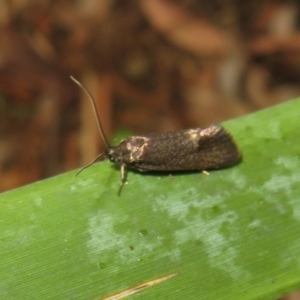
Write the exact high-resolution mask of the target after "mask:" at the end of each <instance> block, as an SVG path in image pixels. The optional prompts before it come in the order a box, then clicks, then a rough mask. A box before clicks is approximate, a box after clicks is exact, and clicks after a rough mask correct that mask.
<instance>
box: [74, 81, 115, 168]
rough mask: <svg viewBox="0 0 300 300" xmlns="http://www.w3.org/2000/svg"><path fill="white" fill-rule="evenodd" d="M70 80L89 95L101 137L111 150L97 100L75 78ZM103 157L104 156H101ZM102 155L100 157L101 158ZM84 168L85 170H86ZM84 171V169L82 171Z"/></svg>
mask: <svg viewBox="0 0 300 300" xmlns="http://www.w3.org/2000/svg"><path fill="white" fill-rule="evenodd" d="M70 78H71V79H72V80H73V81H74V82H75V83H76V84H77V85H78V86H79V87H80V88H82V90H83V91H84V92H85V93H86V94H87V96H88V98H89V100H90V101H91V103H92V108H93V111H94V115H95V117H96V121H97V124H98V129H99V132H100V135H101V137H102V139H103V141H104V144H105V147H106V148H110V145H109V143H108V141H107V138H106V136H105V134H104V130H103V127H102V123H101V121H100V118H99V113H98V110H97V107H96V104H95V100H94V98H93V96H92V94H91V93H90V92H89V91H88V90H87V89H86V88H85V87H84V86H83V85H82V84H81V83H80V82H79V81H78V80H77V79H75V78H74V77H73V76H70ZM101 155H102V154H101ZM101 155H100V156H101ZM97 158H99V156H98V157H97ZM97 158H96V159H95V160H94V161H93V162H92V163H91V164H89V165H88V166H90V165H92V164H93V163H94V162H96V160H97ZM88 166H86V167H88ZM86 167H85V168H86ZM85 168H84V169H85ZM82 170H83V169H82ZM82 170H80V171H79V172H81V171H82Z"/></svg>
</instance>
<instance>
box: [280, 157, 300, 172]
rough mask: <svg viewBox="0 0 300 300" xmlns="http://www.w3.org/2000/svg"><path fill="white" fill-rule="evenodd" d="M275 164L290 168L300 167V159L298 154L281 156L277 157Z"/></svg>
mask: <svg viewBox="0 0 300 300" xmlns="http://www.w3.org/2000/svg"><path fill="white" fill-rule="evenodd" d="M275 164H276V165H278V166H283V167H284V168H286V169H289V170H295V169H300V160H299V157H296V156H281V157H278V158H277V159H275Z"/></svg>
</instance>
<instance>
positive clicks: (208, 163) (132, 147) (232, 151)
mask: <svg viewBox="0 0 300 300" xmlns="http://www.w3.org/2000/svg"><path fill="white" fill-rule="evenodd" d="M71 79H72V80H73V81H74V82H76V83H77V84H78V85H79V86H80V87H81V88H82V89H83V90H84V91H85V92H86V93H87V95H88V96H89V99H90V101H91V103H92V107H93V110H94V113H95V116H96V120H97V123H98V127H99V131H100V134H101V136H102V139H103V141H104V143H105V147H106V148H105V150H104V153H102V154H100V155H99V156H97V157H96V158H95V159H94V160H93V161H92V162H91V163H90V164H89V165H87V166H86V167H84V168H83V169H81V170H80V171H79V173H80V172H81V171H82V170H84V169H85V168H87V167H89V166H90V165H92V164H93V163H95V162H97V161H101V160H105V159H109V160H110V161H111V162H113V163H117V164H119V165H120V166H121V171H120V175H121V181H120V188H119V192H118V195H119V194H120V192H121V189H122V187H123V185H124V182H125V180H126V173H125V168H126V167H128V168H131V169H135V170H138V171H140V172H149V171H162V172H166V171H171V172H172V171H193V170H199V171H203V172H205V171H206V170H210V169H220V168H225V167H229V166H232V165H234V164H235V163H237V162H238V161H239V160H240V158H241V153H240V151H239V149H238V147H237V145H236V143H235V142H234V140H233V138H232V136H231V135H230V134H229V133H228V132H227V131H226V130H225V129H224V128H223V127H221V126H219V125H211V126H210V127H208V128H205V129H201V128H195V129H187V130H179V131H173V132H166V133H154V134H147V135H142V136H131V137H128V138H126V139H124V140H123V141H121V143H120V144H119V145H117V146H114V147H112V146H110V145H109V143H108V141H107V139H106V137H105V134H104V132H103V128H102V124H101V121H100V118H99V114H98V112H97V109H96V105H95V102H94V99H93V97H92V95H91V94H90V93H89V91H88V90H87V89H86V88H85V87H84V86H82V84H81V83H80V82H79V81H77V80H76V79H75V78H73V77H72V76H71Z"/></svg>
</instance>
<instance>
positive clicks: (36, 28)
mask: <svg viewBox="0 0 300 300" xmlns="http://www.w3.org/2000/svg"><path fill="white" fill-rule="evenodd" d="M299 21H300V16H299V3H298V1H266V0H262V1H257V0H252V1H239V0H212V1H208V0H206V1H205V0H202V1H199V0H198V1H196V0H181V1H179V0H169V1H165V0H151V1H148V0H123V1H112V0H101V1H99V0H77V1H76V0H73V1H72V0H59V1H58V0H44V1H40V0H35V1H34V0H30V1H29V0H22V1H21V0H7V1H4V0H3V1H1V9H0V191H5V190H9V189H11V188H14V187H17V186H21V185H24V184H27V183H30V182H34V181H36V180H39V179H42V178H46V177H49V176H52V175H55V174H59V173H62V172H64V171H67V170H72V169H75V168H78V167H79V166H82V165H84V164H86V163H88V162H90V161H91V160H92V159H93V158H94V157H95V156H96V155H97V154H99V153H100V152H101V151H102V150H103V143H102V141H101V139H100V137H99V134H98V131H97V128H96V122H95V118H94V116H93V113H92V109H91V106H90V103H89V101H88V100H87V98H86V96H84V95H83V94H82V91H80V90H79V88H78V86H76V85H75V84H74V83H73V82H72V81H71V80H70V79H69V75H71V74H72V75H74V76H75V77H76V78H77V79H79V80H80V81H81V82H82V83H83V84H84V85H85V86H86V87H87V88H88V89H89V91H90V92H91V93H92V94H93V96H94V97H95V99H96V101H97V106H98V109H99V112H100V115H101V120H102V122H103V125H104V128H105V132H106V134H107V135H108V136H111V135H112V134H113V133H114V132H116V131H117V130H118V129H120V128H126V129H129V130H131V131H132V132H133V133H136V134H139V133H149V132H162V131H167V130H177V129H182V128H188V127H201V126H208V125H210V124H211V123H215V122H221V121H224V120H227V119H230V118H234V117H238V116H241V115H243V114H247V113H250V112H253V111H256V110H258V109H262V108H264V107H268V106H271V105H274V104H276V103H279V102H283V101H286V100H289V99H291V98H293V97H296V96H298V95H300V85H299V83H300V34H299V30H298V28H299Z"/></svg>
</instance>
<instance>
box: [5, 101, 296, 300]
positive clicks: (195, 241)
mask: <svg viewBox="0 0 300 300" xmlns="http://www.w3.org/2000/svg"><path fill="white" fill-rule="evenodd" d="M299 116H300V101H299V100H294V101H290V102H287V103H285V104H282V105H279V106H275V107H273V108H270V109H267V110H263V111H260V112H258V113H255V114H252V115H248V116H246V117H243V118H240V119H236V120H233V121H230V122H227V123H225V125H224V126H225V127H226V128H227V129H228V130H229V131H230V132H231V133H232V134H233V136H234V137H235V139H236V141H237V143H238V145H239V147H240V149H241V151H242V153H243V161H242V163H241V164H239V165H237V166H235V167H232V168H229V169H225V170H219V171H213V172H211V173H210V176H205V175H203V174H201V173H188V174H180V175H174V176H168V175H147V174H140V173H135V172H129V173H128V184H127V185H125V187H124V189H123V191H122V194H121V197H118V196H117V190H118V184H119V171H118V170H117V169H116V168H115V167H113V165H112V164H111V163H109V162H102V163H99V164H96V165H94V166H93V167H91V168H89V169H87V170H86V171H84V172H83V173H81V174H80V176H79V177H75V172H70V173H67V174H63V175H61V176H58V177H54V178H51V179H49V180H45V181H41V182H38V183H35V184H32V185H29V186H26V187H23V188H20V189H16V190H13V191H10V192H7V193H4V194H1V195H0V224H1V251H0V261H1V268H0V299H9V300H10V299H18V300H19V299H23V300H27V299H30V300H32V299H43V300H45V299H82V300H86V299H102V298H103V297H105V296H108V295H111V294H114V293H116V292H119V291H121V290H123V289H126V288H129V287H132V286H136V285H138V284H141V283H142V282H145V281H148V280H151V279H155V278H158V277H162V276H164V275H167V274H170V273H173V272H179V274H178V276H176V277H174V278H172V279H169V280H167V281H165V282H163V283H160V284H158V285H155V286H152V287H150V288H148V289H146V290H143V291H140V292H139V293H138V294H136V295H134V296H131V299H146V300H147V299H185V300H188V299H264V300H265V299H275V298H276V297H277V296H280V295H284V294H286V293H288V292H289V291H292V290H295V289H296V288H297V287H300V196H299V195H300V130H299V126H300V125H299V124H300V118H299ZM129 298H130V297H129Z"/></svg>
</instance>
